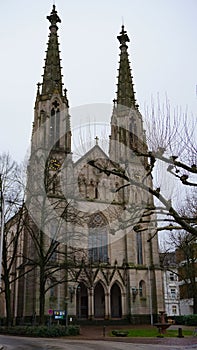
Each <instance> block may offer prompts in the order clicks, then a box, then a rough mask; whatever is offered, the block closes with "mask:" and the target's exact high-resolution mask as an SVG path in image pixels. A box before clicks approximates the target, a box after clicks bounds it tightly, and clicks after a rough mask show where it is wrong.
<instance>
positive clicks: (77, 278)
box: [13, 5, 164, 323]
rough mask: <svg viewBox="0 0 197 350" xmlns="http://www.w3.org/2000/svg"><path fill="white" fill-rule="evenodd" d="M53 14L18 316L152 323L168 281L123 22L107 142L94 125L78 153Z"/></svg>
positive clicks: (39, 101) (30, 175) (30, 173)
mask: <svg viewBox="0 0 197 350" xmlns="http://www.w3.org/2000/svg"><path fill="white" fill-rule="evenodd" d="M47 19H48V21H49V23H50V26H49V39H48V45H47V51H46V58H45V64H44V73H43V76H42V83H38V89H37V96H36V101H35V109H34V122H33V130H32V140H31V154H30V158H29V163H28V169H27V185H26V213H27V215H26V219H25V220H24V221H25V225H24V226H25V227H24V230H23V238H22V239H21V242H22V243H21V245H20V247H21V248H20V249H22V252H23V254H22V255H21V256H22V258H20V265H19V266H18V267H17V273H18V274H19V277H20V275H21V277H20V278H19V279H18V281H17V282H16V285H15V289H17V293H15V296H13V298H15V302H14V305H15V307H14V313H15V314H14V316H15V317H16V318H24V317H30V316H31V315H37V316H39V315H41V313H42V314H43V315H44V316H47V315H51V314H54V312H56V313H58V312H59V313H60V312H61V310H62V312H63V310H66V315H67V317H69V319H72V320H79V321H80V320H89V321H91V320H120V321H121V320H125V319H127V320H129V322H131V323H152V322H153V320H154V319H156V316H157V314H158V313H159V311H160V310H163V308H164V304H163V281H162V270H161V267H160V262H159V248H158V240H157V235H154V233H155V232H156V220H155V218H153V219H152V215H153V214H152V213H151V207H152V206H153V205H154V204H153V197H152V195H151V194H150V193H149V192H147V191H146V190H145V189H144V188H143V185H142V184H146V185H147V186H152V178H151V175H150V174H148V172H147V169H148V162H147V159H146V158H145V157H138V156H136V151H137V154H139V153H140V154H143V152H146V151H147V142H146V135H145V130H144V127H143V117H142V115H141V113H140V111H139V106H138V104H137V102H136V98H135V92H134V87H133V77H132V73H131V68H130V62H129V54H128V43H129V41H130V40H129V37H128V34H127V31H126V30H125V28H124V25H122V27H121V31H120V33H119V35H118V37H117V39H118V42H119V48H120V58H119V68H118V81H117V92H116V96H115V98H114V100H113V107H112V111H111V123H110V129H111V130H110V135H109V151H108V152H105V151H104V150H103V149H102V148H101V147H100V145H99V140H98V138H97V135H93V139H95V145H94V146H93V147H90V149H89V150H88V151H87V152H85V153H84V154H83V155H82V156H81V157H80V158H79V159H78V160H77V161H74V159H73V154H72V146H71V145H72V128H71V125H72V115H70V112H69V101H68V97H67V90H66V89H63V82H62V73H61V64H60V61H61V59H60V51H59V42H58V40H59V39H58V34H57V33H58V25H59V24H60V23H61V20H60V17H59V15H58V13H57V10H56V7H55V5H53V8H52V11H51V13H50V15H49V16H47ZM114 85H115V84H114ZM131 180H132V181H131ZM153 236H154V237H153ZM21 259H22V260H21ZM18 263H19V262H18ZM49 311H50V312H49Z"/></svg>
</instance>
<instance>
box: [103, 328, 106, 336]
mask: <svg viewBox="0 0 197 350" xmlns="http://www.w3.org/2000/svg"><path fill="white" fill-rule="evenodd" d="M105 328H106V327H105V326H103V336H104V337H105Z"/></svg>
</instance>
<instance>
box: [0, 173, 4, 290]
mask: <svg viewBox="0 0 197 350" xmlns="http://www.w3.org/2000/svg"><path fill="white" fill-rule="evenodd" d="M4 210H5V208H4V197H3V185H2V174H0V211H1V234H0V288H1V274H2V253H3V235H4Z"/></svg>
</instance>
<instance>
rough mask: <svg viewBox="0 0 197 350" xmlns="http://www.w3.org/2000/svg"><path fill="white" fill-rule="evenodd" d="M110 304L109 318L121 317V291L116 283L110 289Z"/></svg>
mask: <svg viewBox="0 0 197 350" xmlns="http://www.w3.org/2000/svg"><path fill="white" fill-rule="evenodd" d="M110 302H111V317H112V318H120V317H122V302H121V291H120V287H119V286H118V284H117V283H114V284H113V286H112V287H111V293H110Z"/></svg>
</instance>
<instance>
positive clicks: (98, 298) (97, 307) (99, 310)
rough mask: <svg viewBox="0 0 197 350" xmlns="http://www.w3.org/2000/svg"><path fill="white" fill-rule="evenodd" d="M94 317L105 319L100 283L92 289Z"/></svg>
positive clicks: (103, 294) (103, 298) (103, 297)
mask: <svg viewBox="0 0 197 350" xmlns="http://www.w3.org/2000/svg"><path fill="white" fill-rule="evenodd" d="M94 317H95V318H104V317H105V293H104V289H103V286H102V284H101V283H98V284H97V285H96V287H95V288H94Z"/></svg>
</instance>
